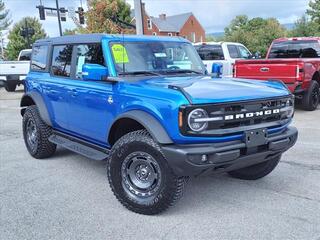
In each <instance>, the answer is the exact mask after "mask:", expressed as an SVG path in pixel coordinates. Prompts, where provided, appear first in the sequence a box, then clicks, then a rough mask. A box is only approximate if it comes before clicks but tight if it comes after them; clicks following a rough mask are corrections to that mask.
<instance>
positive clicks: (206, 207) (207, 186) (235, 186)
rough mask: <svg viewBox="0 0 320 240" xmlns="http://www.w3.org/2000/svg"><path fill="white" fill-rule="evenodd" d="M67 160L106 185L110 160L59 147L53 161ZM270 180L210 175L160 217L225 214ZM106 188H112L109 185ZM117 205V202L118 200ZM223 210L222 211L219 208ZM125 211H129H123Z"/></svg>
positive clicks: (193, 180) (197, 181)
mask: <svg viewBox="0 0 320 240" xmlns="http://www.w3.org/2000/svg"><path fill="white" fill-rule="evenodd" d="M61 158H65V161H68V163H69V164H70V163H71V164H72V166H73V167H74V169H77V168H79V169H83V168H85V169H87V171H89V172H94V173H96V174H97V175H98V179H99V181H101V182H102V183H103V184H104V183H106V179H107V176H106V165H107V161H95V160H91V159H88V158H86V157H83V156H81V155H78V154H76V153H73V152H71V151H69V150H67V149H62V148H59V149H57V152H56V154H55V155H54V156H53V157H52V158H51V159H52V160H58V159H61ZM269 185H270V181H269V180H268V179H267V178H265V179H261V180H257V181H254V182H252V181H244V180H238V179H233V178H231V177H229V176H228V175H227V174H219V175H209V176H205V177H201V176H200V177H196V178H194V177H192V178H190V179H189V181H188V183H187V184H186V189H185V194H184V196H183V197H182V199H180V201H178V202H177V204H176V205H175V206H174V207H172V208H170V209H169V210H168V211H166V212H164V213H162V214H160V216H166V215H180V214H182V215H185V214H191V215H193V214H196V213H197V212H198V213H203V212H205V211H221V208H223V209H230V208H234V206H239V205H241V204H242V203H243V200H244V199H246V198H247V197H248V195H252V196H255V197H256V191H257V188H259V189H260V188H263V189H267V188H268V186H269ZM106 186H107V187H108V188H109V186H108V184H106ZM115 204H116V199H115ZM218 208H219V209H218ZM123 210H124V211H127V210H125V208H123Z"/></svg>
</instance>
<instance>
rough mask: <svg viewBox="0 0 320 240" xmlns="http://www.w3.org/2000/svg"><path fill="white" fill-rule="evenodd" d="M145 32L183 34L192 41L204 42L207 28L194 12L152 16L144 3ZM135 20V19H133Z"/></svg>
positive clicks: (163, 34) (150, 33) (168, 34)
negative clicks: (205, 28)
mask: <svg viewBox="0 0 320 240" xmlns="http://www.w3.org/2000/svg"><path fill="white" fill-rule="evenodd" d="M142 13H143V32H144V34H145V35H159V36H181V37H184V38H187V39H188V40H189V41H191V42H204V41H205V30H204V28H203V27H202V26H201V24H200V22H199V21H198V20H197V18H196V17H195V16H194V15H193V13H192V12H189V13H183V14H178V15H173V16H167V15H166V14H160V15H159V17H153V16H150V15H149V14H148V13H147V12H146V10H145V4H144V3H143V4H142ZM133 21H135V20H134V19H133Z"/></svg>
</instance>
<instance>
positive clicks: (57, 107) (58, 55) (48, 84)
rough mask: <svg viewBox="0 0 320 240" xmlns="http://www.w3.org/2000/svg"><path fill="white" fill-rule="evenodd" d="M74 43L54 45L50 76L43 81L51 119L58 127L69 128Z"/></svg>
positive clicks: (60, 128)
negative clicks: (69, 87)
mask: <svg viewBox="0 0 320 240" xmlns="http://www.w3.org/2000/svg"><path fill="white" fill-rule="evenodd" d="M72 48H73V47H72V45H56V46H53V50H52V57H51V63H52V64H51V69H50V77H48V78H47V79H46V80H45V81H43V82H42V89H43V96H44V97H45V98H46V102H47V105H48V106H47V107H48V109H49V111H50V114H51V120H52V122H53V125H54V127H55V128H56V129H59V130H62V131H67V130H68V117H67V116H68V82H69V81H70V78H71V66H72Z"/></svg>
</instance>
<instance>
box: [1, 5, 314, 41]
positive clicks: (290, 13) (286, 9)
mask: <svg viewBox="0 0 320 240" xmlns="http://www.w3.org/2000/svg"><path fill="white" fill-rule="evenodd" d="M81 1H82V4H83V7H84V9H86V0H59V5H60V7H65V8H68V7H75V8H77V7H79V6H80V4H81ZM309 1H310V0H144V2H145V4H146V10H147V12H148V14H149V15H151V16H158V15H159V14H161V13H166V14H167V15H174V14H179V13H185V12H193V13H194V15H195V16H196V17H197V18H198V20H199V21H200V23H201V24H202V26H203V27H204V28H205V30H206V32H207V33H212V32H221V31H223V29H224V28H225V27H226V26H227V25H228V24H229V23H230V21H231V20H232V19H233V18H234V17H235V16H237V15H241V14H246V15H248V16H249V17H263V18H267V17H274V18H277V19H278V20H279V21H280V23H282V24H287V23H294V22H295V21H296V20H297V19H298V18H299V17H300V16H302V15H303V14H304V13H305V10H306V9H307V7H308V3H309ZM126 2H127V3H129V4H130V5H131V6H133V0H126ZM4 3H5V4H6V8H7V9H9V10H10V14H11V18H12V20H13V23H14V22H17V21H19V20H20V19H21V18H23V17H26V16H35V17H37V18H38V17H39V13H38V9H37V8H36V6H37V5H39V4H40V0H4ZM42 3H43V5H45V6H48V7H55V0H42ZM41 23H42V24H43V27H44V29H45V31H46V32H47V34H48V35H49V36H50V37H54V36H58V35H59V29H58V23H57V18H55V17H47V18H46V20H45V21H41ZM62 27H63V29H66V28H68V29H72V28H74V27H75V25H74V23H73V21H72V20H71V19H68V20H67V22H62ZM4 35H7V32H5V33H4ZM5 41H7V40H6V39H5Z"/></svg>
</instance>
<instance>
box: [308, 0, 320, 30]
mask: <svg viewBox="0 0 320 240" xmlns="http://www.w3.org/2000/svg"><path fill="white" fill-rule="evenodd" d="M307 14H308V15H309V16H310V17H311V20H312V21H313V22H315V23H316V24H318V29H320V0H314V1H310V2H309V9H307Z"/></svg>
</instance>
